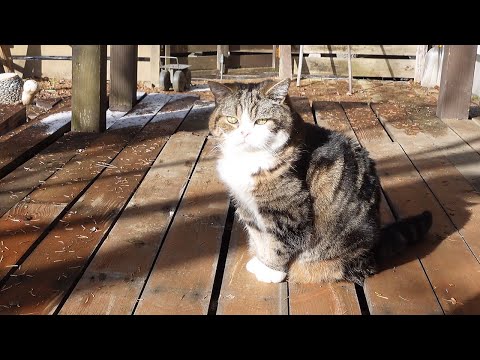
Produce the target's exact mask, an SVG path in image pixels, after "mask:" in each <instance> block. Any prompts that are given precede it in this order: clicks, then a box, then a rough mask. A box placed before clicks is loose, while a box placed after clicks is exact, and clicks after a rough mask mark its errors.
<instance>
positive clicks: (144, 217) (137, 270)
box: [60, 97, 205, 314]
mask: <svg viewBox="0 0 480 360" xmlns="http://www.w3.org/2000/svg"><path fill="white" fill-rule="evenodd" d="M194 99H195V98H192V97H177V100H175V99H174V100H172V101H170V102H169V104H168V105H166V106H165V107H164V109H163V111H162V113H159V114H158V115H157V116H156V118H155V119H154V120H152V121H158V122H159V125H162V124H161V123H167V122H169V123H171V126H175V125H178V124H179V123H180V122H181V121H182V120H183V118H184V117H185V116H186V115H187V113H188V111H189V109H190V108H191V106H192V103H193V100H194ZM196 113H197V111H196V109H194V110H192V111H191V112H190V113H189V115H188V117H187V118H186V119H185V121H184V122H183V125H186V124H188V122H191V121H198V117H197V116H196ZM183 125H182V126H183ZM181 130H182V127H181V128H180V132H177V133H176V134H174V135H172V136H171V137H170V139H169V140H168V142H167V144H166V145H165V147H164V149H163V150H162V152H161V153H160V155H159V156H158V157H157V159H156V160H155V163H154V164H153V166H152V169H151V170H150V171H149V172H148V173H147V175H146V176H145V179H144V180H143V182H142V184H141V185H140V187H139V188H138V190H137V191H136V192H135V194H134V196H133V197H132V199H131V200H130V202H129V203H128V205H127V207H126V208H125V210H124V211H123V212H122V215H121V216H120V218H119V219H118V221H117V222H116V223H115V226H114V227H113V229H112V231H111V232H110V233H109V235H108V237H107V238H106V239H105V241H104V242H103V244H102V246H101V247H100V249H99V250H98V252H97V254H96V255H95V258H94V259H93V260H92V262H91V263H90V265H89V266H88V268H87V270H86V271H85V273H84V274H83V276H82V278H81V280H80V281H79V283H78V284H77V286H76V287H75V289H74V291H73V292H72V294H71V295H70V296H69V297H68V300H67V301H66V303H65V304H64V305H63V307H62V309H61V311H60V314H131V313H132V312H133V309H134V307H135V305H136V303H137V299H138V298H139V296H140V293H141V291H142V288H143V285H144V283H145V281H146V278H147V276H148V273H149V270H150V269H151V267H152V265H153V262H154V261H155V257H156V255H157V253H158V251H159V249H160V246H161V244H162V242H163V238H164V236H165V234H166V231H167V229H168V226H169V224H170V223H171V221H172V219H173V215H174V212H175V209H176V207H177V204H178V202H179V201H180V198H181V195H182V190H183V189H184V187H185V186H186V184H187V182H188V178H189V175H190V174H191V172H192V169H193V166H194V164H195V161H196V159H197V157H198V155H199V153H200V150H201V148H202V146H203V144H204V142H205V136H204V135H205V134H203V135H200V134H197V133H196V134H192V133H190V132H183V131H181ZM178 149H182V151H178ZM152 195H154V196H152ZM119 254H122V255H121V256H119ZM119 279H128V282H125V281H118V280H119ZM87 299H88V301H87Z"/></svg>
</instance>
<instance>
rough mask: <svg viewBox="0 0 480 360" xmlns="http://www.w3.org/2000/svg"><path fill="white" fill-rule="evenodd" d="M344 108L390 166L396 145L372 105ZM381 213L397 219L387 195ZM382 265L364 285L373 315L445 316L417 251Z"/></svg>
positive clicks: (372, 148)
mask: <svg viewBox="0 0 480 360" xmlns="http://www.w3.org/2000/svg"><path fill="white" fill-rule="evenodd" d="M342 106H343V108H344V110H345V113H346V115H347V117H348V120H349V122H350V125H351V127H352V129H353V130H354V131H355V134H356V136H357V138H358V140H359V142H360V143H361V144H362V146H364V147H366V148H367V150H369V151H371V153H372V154H373V156H375V160H376V161H377V162H378V163H380V165H383V163H385V162H386V163H388V162H389V161H390V158H389V156H390V154H389V153H388V152H386V151H385V149H386V148H387V149H388V147H389V146H390V145H392V141H391V139H390V137H389V136H388V135H387V134H386V132H385V130H384V129H383V127H382V125H381V124H380V123H379V121H378V119H377V118H376V116H375V114H374V113H373V111H372V109H371V108H370V106H368V104H364V103H342ZM377 148H378V149H379V150H377ZM381 181H382V179H381ZM419 210H420V209H419ZM380 214H381V219H382V224H386V223H390V222H393V221H394V220H395V219H394V217H393V215H392V213H391V210H390V208H389V206H388V205H387V202H386V199H385V197H384V195H383V193H382V200H381V203H380ZM380 265H381V267H380V268H381V271H380V272H379V273H377V274H376V275H374V276H372V277H370V278H368V279H366V281H365V285H364V292H365V297H366V299H367V304H368V307H369V310H370V313H371V314H373V315H381V314H443V312H442V310H441V307H440V305H439V304H438V302H437V300H436V297H435V294H434V292H433V289H432V288H431V286H430V284H429V282H428V278H427V276H426V274H425V272H424V271H423V269H422V265H421V263H420V261H419V260H418V259H417V257H416V256H415V255H414V254H413V251H407V252H406V253H405V254H402V255H401V256H398V257H395V258H394V259H388V260H386V261H384V262H383V263H382V264H380Z"/></svg>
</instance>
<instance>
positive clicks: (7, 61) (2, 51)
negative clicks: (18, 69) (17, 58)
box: [0, 45, 15, 73]
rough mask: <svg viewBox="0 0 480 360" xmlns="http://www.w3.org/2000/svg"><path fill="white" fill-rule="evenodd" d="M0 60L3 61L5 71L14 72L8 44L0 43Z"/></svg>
mask: <svg viewBox="0 0 480 360" xmlns="http://www.w3.org/2000/svg"><path fill="white" fill-rule="evenodd" d="M0 61H1V62H2V63H3V67H4V69H5V70H4V71H5V72H11V73H13V72H15V71H14V69H13V60H12V54H10V48H9V47H8V45H0Z"/></svg>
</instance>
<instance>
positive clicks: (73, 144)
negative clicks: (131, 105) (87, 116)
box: [0, 111, 125, 217]
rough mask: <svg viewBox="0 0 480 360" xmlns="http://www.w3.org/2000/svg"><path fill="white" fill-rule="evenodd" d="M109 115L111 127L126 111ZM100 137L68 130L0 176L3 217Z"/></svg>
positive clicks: (0, 201)
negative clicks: (6, 173) (1, 177)
mask: <svg viewBox="0 0 480 360" xmlns="http://www.w3.org/2000/svg"><path fill="white" fill-rule="evenodd" d="M107 114H108V115H107V129H108V128H110V127H111V126H112V125H113V124H114V123H115V121H116V120H118V119H119V118H121V116H122V115H124V114H125V113H123V112H110V111H108V112H107ZM97 137H98V135H97V134H93V133H77V132H70V133H67V134H65V135H64V136H63V137H62V138H60V139H58V140H57V141H55V142H54V143H53V144H51V145H50V146H48V147H47V148H45V149H44V150H42V151H41V152H39V153H38V154H37V155H35V156H34V157H33V158H31V159H30V160H28V161H27V162H25V163H24V164H23V166H20V167H18V168H16V169H15V170H14V171H12V172H11V173H10V174H8V175H7V176H5V177H4V178H3V179H1V180H0V217H1V216H3V215H4V214H5V213H6V212H7V211H8V210H9V209H10V208H12V206H14V205H15V204H16V203H18V202H19V201H21V200H23V199H24V198H25V197H26V196H27V195H28V194H29V193H31V192H32V191H34V190H35V189H36V188H37V187H38V186H40V185H41V184H42V183H43V182H44V181H45V180H47V179H48V178H49V177H50V176H53V175H54V174H55V172H57V171H58V170H59V169H60V168H62V167H63V166H64V165H65V164H66V163H67V162H68V161H70V160H71V159H72V158H73V157H74V156H75V155H77V154H79V153H81V152H84V151H85V149H86V148H88V147H89V145H90V143H91V142H92V141H93V140H94V139H96V138H97Z"/></svg>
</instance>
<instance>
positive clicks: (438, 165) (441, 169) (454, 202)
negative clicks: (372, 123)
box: [374, 104, 480, 259]
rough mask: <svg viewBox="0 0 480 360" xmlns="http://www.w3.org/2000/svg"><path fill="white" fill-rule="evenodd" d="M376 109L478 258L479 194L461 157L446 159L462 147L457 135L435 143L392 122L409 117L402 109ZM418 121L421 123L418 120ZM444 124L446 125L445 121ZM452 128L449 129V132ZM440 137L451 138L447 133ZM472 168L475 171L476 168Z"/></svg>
mask: <svg viewBox="0 0 480 360" xmlns="http://www.w3.org/2000/svg"><path fill="white" fill-rule="evenodd" d="M374 110H375V111H376V112H378V114H379V115H380V120H381V121H383V122H384V123H385V127H386V128H387V130H388V131H390V132H391V133H392V136H394V138H395V140H396V141H398V142H399V143H400V144H401V145H402V147H403V148H404V149H405V152H406V153H407V155H408V156H409V158H410V159H411V160H412V162H413V163H414V165H415V166H416V167H417V169H418V170H419V171H420V174H421V175H422V177H423V178H424V180H425V182H426V183H427V184H428V185H429V187H430V189H431V190H432V191H433V193H434V194H435V196H436V197H437V199H438V201H439V202H440V203H441V204H442V206H443V208H444V209H445V210H446V212H447V215H448V217H449V218H450V220H451V221H452V222H453V224H455V226H456V228H457V229H458V231H459V233H460V234H461V235H462V236H463V238H464V240H465V241H466V242H467V244H468V245H469V247H470V249H471V250H472V251H473V253H474V254H475V255H476V256H477V259H480V239H479V237H478V225H477V224H478V221H479V219H480V193H479V192H478V191H475V188H474V187H473V185H472V184H469V183H468V182H467V181H466V179H465V173H463V176H462V173H461V172H460V169H459V167H460V166H461V164H458V160H456V159H455V157H453V158H451V159H450V161H448V160H447V159H446V158H445V152H449V151H450V152H451V151H455V150H456V148H457V147H459V145H458V138H457V139H454V141H451V140H450V143H447V144H442V143H438V144H435V143H434V142H433V141H432V140H431V138H430V137H428V136H426V135H425V133H422V132H417V133H411V132H410V133H409V132H405V131H402V130H400V129H397V128H395V127H394V126H392V125H391V123H395V122H396V121H398V120H397V119H399V118H403V119H407V120H410V119H409V118H408V115H407V114H406V113H405V112H404V111H403V109H400V108H397V107H393V106H387V105H386V104H385V105H375V107H374ZM417 120H419V119H417ZM418 124H419V122H417V125H418ZM442 125H444V124H443V123H442ZM444 126H445V125H444ZM442 129H443V128H442ZM449 130H450V129H449V128H447V134H448V131H449ZM440 136H443V137H447V138H448V135H446V134H445V135H440ZM446 141H448V139H447V140H446ZM462 142H463V141H462ZM452 144H453V145H454V147H453V148H452ZM445 145H447V146H445ZM461 145H463V144H461ZM468 149H470V148H468ZM468 149H467V151H468ZM470 151H471V152H472V153H473V154H475V155H476V156H478V154H477V153H476V152H474V151H473V150H471V149H470ZM464 155H465V154H464ZM479 159H480V158H478V159H477V158H476V157H475V158H474V159H473V160H472V161H475V162H476V163H477V164H478V162H479ZM454 161H455V162H457V166H455V167H454V166H453V165H452V163H453V164H455V163H454ZM467 165H469V164H467ZM472 171H475V168H473V170H472ZM467 175H468V174H467Z"/></svg>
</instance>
